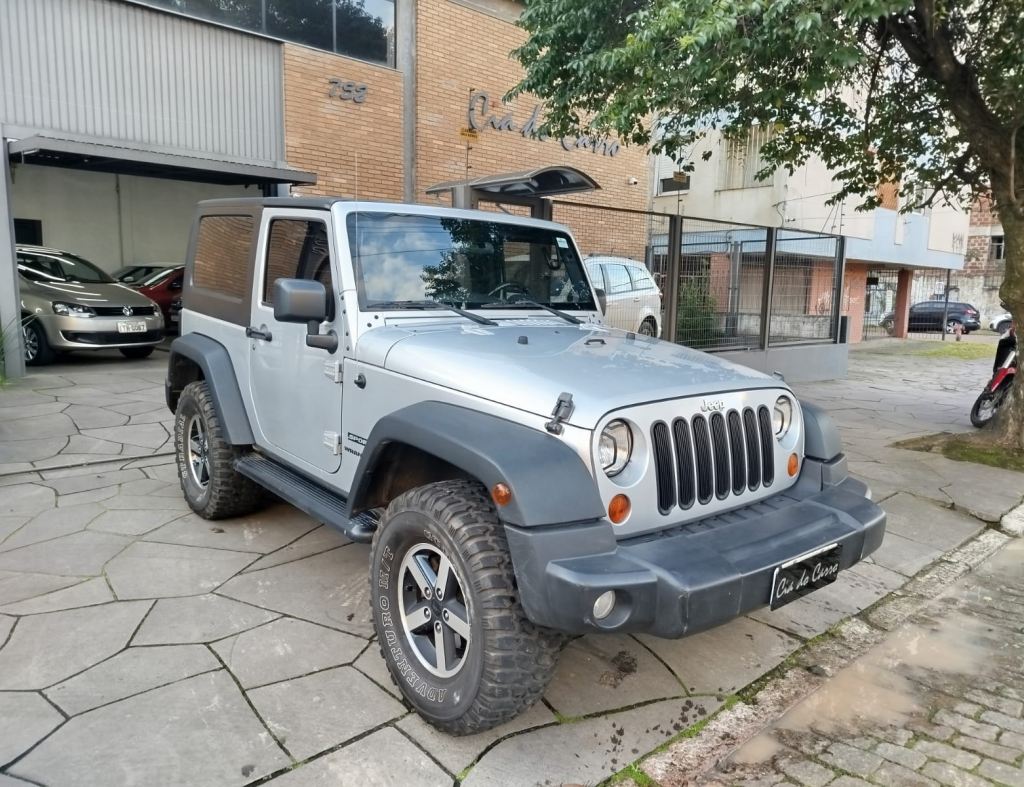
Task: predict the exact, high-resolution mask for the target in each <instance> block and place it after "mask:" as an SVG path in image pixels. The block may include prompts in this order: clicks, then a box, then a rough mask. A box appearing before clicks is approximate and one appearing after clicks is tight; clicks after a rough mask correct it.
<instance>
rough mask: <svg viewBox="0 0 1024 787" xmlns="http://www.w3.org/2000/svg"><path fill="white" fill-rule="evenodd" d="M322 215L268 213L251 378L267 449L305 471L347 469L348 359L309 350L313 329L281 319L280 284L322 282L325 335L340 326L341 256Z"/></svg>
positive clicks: (256, 290) (256, 287)
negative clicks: (343, 443)
mask: <svg viewBox="0 0 1024 787" xmlns="http://www.w3.org/2000/svg"><path fill="white" fill-rule="evenodd" d="M327 220H328V214H326V213H324V212H321V211H297V210H288V209H279V210H265V211H264V212H263V228H262V231H261V233H260V238H261V241H260V247H259V249H258V250H257V255H258V259H257V268H256V275H255V276H254V277H253V296H252V303H253V307H252V318H251V322H250V327H249V335H250V340H249V344H250V363H249V378H250V385H251V386H252V400H253V404H254V405H255V413H256V421H257V428H258V429H259V431H260V434H261V435H262V440H263V443H264V444H265V447H266V448H267V450H269V451H271V452H273V453H276V454H278V455H279V456H280V458H281V459H284V460H286V461H289V462H291V463H293V464H295V465H297V466H298V467H300V468H302V467H306V468H307V469H308V468H316V469H319V470H322V471H325V472H328V473H334V472H337V470H338V468H339V466H340V465H341V453H340V442H339V439H338V435H339V433H340V431H341V405H342V385H341V370H342V357H341V355H340V353H335V354H334V355H330V354H328V352H327V351H325V350H321V349H317V348H313V347H307V346H306V332H307V327H306V326H305V325H302V324H297V323H286V322H278V321H277V320H275V319H274V304H273V297H274V282H276V281H277V280H278V279H282V278H283V279H292V278H297V279H315V280H317V281H319V282H321V283H322V284H323V285H324V287H325V288H326V289H327V303H328V314H327V320H326V321H325V323H324V324H322V325H321V326H320V328H321V331H320V332H321V333H326V332H327V331H328V330H331V329H333V330H336V331H337V332H338V333H344V330H343V329H341V328H339V327H337V326H336V325H335V321H336V320H337V321H339V323H340V318H339V315H340V308H339V305H338V302H339V299H338V293H339V290H340V288H339V287H337V286H336V285H335V283H336V282H338V281H339V278H338V270H337V263H336V260H337V253H336V250H335V249H334V248H333V238H332V234H331V233H330V232H329V229H328V224H327Z"/></svg>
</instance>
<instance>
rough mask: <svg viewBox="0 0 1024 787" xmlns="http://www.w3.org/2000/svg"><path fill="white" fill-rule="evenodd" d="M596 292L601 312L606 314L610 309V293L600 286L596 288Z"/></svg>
mask: <svg viewBox="0 0 1024 787" xmlns="http://www.w3.org/2000/svg"><path fill="white" fill-rule="evenodd" d="M594 294H595V295H596V296H597V305H598V306H600V307H601V314H606V313H607V311H608V294H607V293H606V292H605V291H604V290H602V289H601V288H600V287H595V288H594Z"/></svg>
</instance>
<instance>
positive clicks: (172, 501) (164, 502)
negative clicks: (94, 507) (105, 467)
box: [83, 493, 191, 513]
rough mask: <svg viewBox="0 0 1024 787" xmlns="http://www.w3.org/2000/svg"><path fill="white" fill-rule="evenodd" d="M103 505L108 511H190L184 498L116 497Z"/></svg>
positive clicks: (157, 496)
mask: <svg viewBox="0 0 1024 787" xmlns="http://www.w3.org/2000/svg"><path fill="white" fill-rule="evenodd" d="M83 494H84V493H83ZM103 505H104V506H105V507H106V508H107V510H108V511H139V510H146V509H157V508H159V509H163V510H167V511H181V512H182V513H188V512H189V511H191V509H190V508H189V506H188V503H186V502H185V498H183V497H181V496H177V497H166V496H164V495H116V496H110V497H109V499H107V500H104V501H103Z"/></svg>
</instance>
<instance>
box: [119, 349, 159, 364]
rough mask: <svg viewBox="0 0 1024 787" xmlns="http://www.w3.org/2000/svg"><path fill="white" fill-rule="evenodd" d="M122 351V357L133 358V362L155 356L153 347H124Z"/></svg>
mask: <svg viewBox="0 0 1024 787" xmlns="http://www.w3.org/2000/svg"><path fill="white" fill-rule="evenodd" d="M120 349H121V355H123V356H124V357H125V358H131V359H132V360H133V361H135V360H142V359H143V358H148V357H149V356H151V355H152V354H153V348H152V347H122V348H120Z"/></svg>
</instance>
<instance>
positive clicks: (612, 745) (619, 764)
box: [462, 697, 719, 787]
mask: <svg viewBox="0 0 1024 787" xmlns="http://www.w3.org/2000/svg"><path fill="white" fill-rule="evenodd" d="M718 707H719V703H718V701H717V700H715V699H714V698H711V697H694V698H691V699H687V700H681V699H676V700H663V701H661V702H657V703H653V704H651V705H646V706H644V707H641V708H636V709H634V710H628V711H622V712H620V713H613V714H608V715H606V716H602V717H600V718H594V719H586V720H584V721H579V722H575V723H571V724H559V725H556V726H553V727H544V728H542V729H539V730H533V731H530V732H524V733H522V734H520V735H514V736H512V737H510V738H507V739H505V740H503V741H502V742H501V743H499V744H498V745H497V746H495V747H494V748H493V749H491V750H490V751H488V752H487V753H486V754H485V755H484V756H483V757H482V758H481V759H480V761H479V762H478V763H477V764H476V765H474V766H473V768H472V769H471V770H470V772H469V775H468V776H466V777H465V778H464V779H463V780H462V784H463V785H465V787H485V786H488V787H489V786H490V785H494V787H507V785H510V784H516V785H527V784H545V783H546V784H597V783H598V782H601V781H604V780H605V779H607V778H608V777H609V776H611V775H612V774H614V773H616V772H617V771H620V770H622V769H623V768H625V767H626V765H628V764H629V763H631V762H633V760H635V759H637V757H638V756H639V755H640V754H641V753H643V752H648V751H650V750H651V749H653V748H655V747H656V746H658V745H660V744H661V743H663V742H664V741H665V739H666V738H669V737H671V736H673V735H675V734H677V733H678V732H679V731H681V730H684V729H686V728H687V727H689V726H691V725H692V724H694V723H696V722H697V721H699V720H700V719H702V718H705V717H706V715H708V714H710V713H713V712H714V711H715V710H717V708H718Z"/></svg>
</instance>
